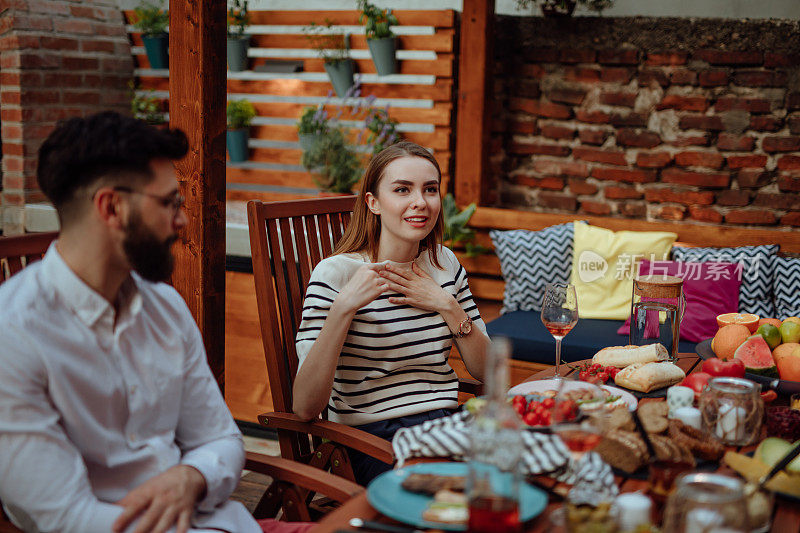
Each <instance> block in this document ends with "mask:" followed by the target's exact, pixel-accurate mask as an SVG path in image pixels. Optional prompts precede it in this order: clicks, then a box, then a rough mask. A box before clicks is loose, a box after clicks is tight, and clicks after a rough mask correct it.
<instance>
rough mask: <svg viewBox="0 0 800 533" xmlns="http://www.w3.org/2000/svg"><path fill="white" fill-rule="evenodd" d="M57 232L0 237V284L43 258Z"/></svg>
mask: <svg viewBox="0 0 800 533" xmlns="http://www.w3.org/2000/svg"><path fill="white" fill-rule="evenodd" d="M57 236H58V232H56V231H53V232H48V233H26V234H25V235H13V236H9V237H0V283H2V282H3V281H5V280H7V279H8V278H10V277H11V276H13V275H14V274H16V273H17V272H19V271H20V270H22V269H23V268H25V267H26V266H27V265H29V264H31V263H33V262H34V261H38V260H39V259H41V258H42V257H43V256H44V253H45V252H46V251H47V248H48V247H49V246H50V243H51V242H53V240H54V239H55V238H56V237H57Z"/></svg>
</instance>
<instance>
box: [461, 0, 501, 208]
mask: <svg viewBox="0 0 800 533" xmlns="http://www.w3.org/2000/svg"><path fill="white" fill-rule="evenodd" d="M494 3H495V0H464V10H463V12H462V14H461V32H460V36H461V37H460V41H461V42H460V45H459V53H458V102H457V113H458V115H457V120H456V165H455V198H456V202H457V203H458V204H459V205H466V204H470V203H472V202H476V203H478V204H481V203H483V202H484V201H485V200H486V198H487V191H486V187H487V186H488V180H487V179H485V176H486V174H487V172H488V169H489V132H490V120H491V118H490V106H489V105H488V99H489V95H490V94H491V90H492V86H491V74H492V72H493V64H494Z"/></svg>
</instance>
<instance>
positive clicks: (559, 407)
mask: <svg viewBox="0 0 800 533" xmlns="http://www.w3.org/2000/svg"><path fill="white" fill-rule="evenodd" d="M608 398H609V396H608V394H607V393H606V392H605V391H604V390H603V389H601V388H600V387H599V386H597V385H594V384H592V383H586V382H582V381H581V382H578V381H571V380H562V381H561V386H560V387H559V390H558V394H556V397H555V398H554V400H555V401H554V402H553V403H552V404H551V405H552V407H551V415H550V420H551V426H550V429H551V430H552V431H553V433H555V434H556V435H558V436H559V437H560V438H561V440H562V441H564V444H565V445H566V446H567V448H569V450H570V452H572V455H573V457H575V458H576V459H579V458H580V457H581V456H582V455H583V454H584V453H586V452H588V451H591V450H593V449H594V448H595V447H596V446H597V445H598V444H600V440H601V439H602V437H603V434H604V433H605V432H606V431H607V429H608V428H607V423H608V418H609V415H610V412H609V410H608V409H607V407H606V406H607V403H608V402H607V400H608Z"/></svg>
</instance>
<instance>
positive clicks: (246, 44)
mask: <svg viewBox="0 0 800 533" xmlns="http://www.w3.org/2000/svg"><path fill="white" fill-rule="evenodd" d="M248 48H250V36H249V35H243V36H241V37H228V48H227V50H228V70H230V71H231V72H241V71H243V70H247V49H248Z"/></svg>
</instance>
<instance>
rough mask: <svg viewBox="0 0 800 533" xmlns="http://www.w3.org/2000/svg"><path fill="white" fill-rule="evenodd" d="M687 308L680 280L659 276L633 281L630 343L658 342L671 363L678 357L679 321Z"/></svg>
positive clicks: (652, 275) (654, 275) (639, 278)
mask: <svg viewBox="0 0 800 533" xmlns="http://www.w3.org/2000/svg"><path fill="white" fill-rule="evenodd" d="M685 308H686V301H685V299H684V297H683V279H682V278H679V277H677V276H668V275H662V274H646V275H638V276H636V277H635V278H633V294H632V295H631V329H630V335H629V343H630V344H632V345H634V346H643V345H645V344H655V343H659V344H662V345H663V346H664V348H666V349H667V352H668V353H669V354H670V357H671V358H672V359H673V360H674V359H676V358H677V355H678V339H679V337H680V326H681V320H682V319H683V312H684V310H685Z"/></svg>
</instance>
